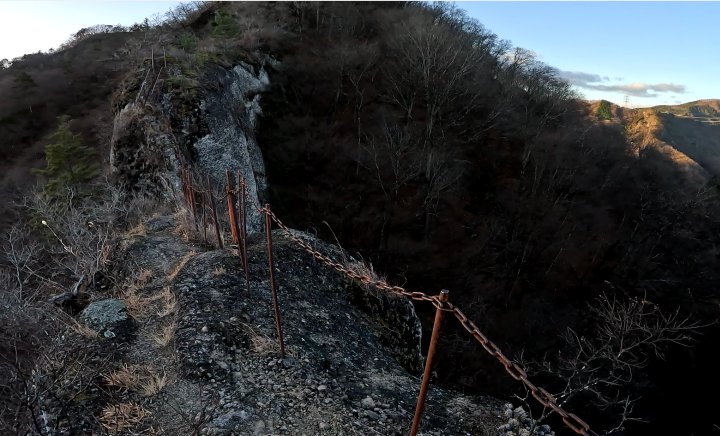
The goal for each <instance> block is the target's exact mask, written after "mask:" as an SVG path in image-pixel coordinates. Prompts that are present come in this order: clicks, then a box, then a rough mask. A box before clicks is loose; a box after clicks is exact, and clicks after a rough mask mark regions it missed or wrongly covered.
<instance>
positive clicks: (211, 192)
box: [207, 176, 223, 250]
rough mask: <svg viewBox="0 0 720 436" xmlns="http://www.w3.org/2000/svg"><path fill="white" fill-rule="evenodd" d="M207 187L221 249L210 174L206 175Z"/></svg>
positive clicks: (220, 243)
mask: <svg viewBox="0 0 720 436" xmlns="http://www.w3.org/2000/svg"><path fill="white" fill-rule="evenodd" d="M207 188H208V193H209V195H210V207H211V208H212V214H213V221H214V222H215V236H217V243H218V248H220V249H221V250H222V249H223V242H222V237H221V236H220V223H219V222H218V216H217V208H216V207H215V195H213V191H212V187H211V185H210V176H207Z"/></svg>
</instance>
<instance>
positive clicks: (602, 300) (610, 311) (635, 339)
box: [518, 294, 704, 434]
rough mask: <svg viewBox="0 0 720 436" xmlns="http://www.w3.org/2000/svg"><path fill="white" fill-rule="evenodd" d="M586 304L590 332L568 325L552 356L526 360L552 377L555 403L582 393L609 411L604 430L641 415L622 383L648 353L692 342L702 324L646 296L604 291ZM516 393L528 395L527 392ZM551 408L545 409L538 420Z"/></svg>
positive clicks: (538, 371)
mask: <svg viewBox="0 0 720 436" xmlns="http://www.w3.org/2000/svg"><path fill="white" fill-rule="evenodd" d="M589 309H590V311H591V313H592V315H593V316H594V317H596V318H597V321H598V322H597V324H596V327H595V329H594V330H593V332H592V335H591V336H585V335H580V334H578V333H577V332H576V331H575V330H573V329H571V328H568V329H567V330H566V332H565V333H564V335H563V340H564V343H565V346H564V347H563V349H562V350H560V351H558V353H557V355H556V356H548V357H546V358H545V359H543V360H542V361H539V362H538V361H531V362H524V365H525V366H526V367H527V368H528V369H530V370H531V373H534V374H539V375H544V376H548V377H549V378H550V379H552V380H554V381H555V383H556V386H557V389H555V392H554V393H553V395H554V397H555V398H556V399H557V401H558V405H560V406H564V405H565V404H567V403H569V402H571V401H573V400H575V399H579V398H583V400H584V401H590V402H592V403H593V404H595V405H596V406H597V407H598V408H599V409H601V410H606V411H608V413H610V414H611V415H613V416H614V421H615V423H614V424H613V425H612V428H610V429H608V430H606V431H605V434H610V433H612V432H615V431H618V430H622V428H623V427H624V425H625V423H626V422H628V421H639V420H640V419H639V418H637V417H636V416H634V415H633V407H634V404H635V402H636V400H637V398H633V397H632V396H631V394H630V393H628V392H627V390H626V389H625V388H626V386H627V384H628V383H630V382H631V381H632V380H633V378H634V376H635V375H636V373H637V371H639V370H641V369H642V368H645V367H646V366H647V364H648V361H649V359H650V357H651V356H655V357H656V358H660V359H663V358H664V356H665V351H666V349H667V347H668V346H671V345H680V346H684V347H688V346H690V345H691V344H692V342H693V341H694V337H695V335H696V334H697V333H698V330H699V329H700V328H702V327H704V326H703V325H701V324H699V323H697V322H693V321H691V320H690V318H689V317H683V316H681V315H680V313H679V310H676V311H674V312H670V313H666V312H663V311H661V310H660V308H659V307H658V306H657V305H656V304H654V303H652V302H650V301H648V300H646V299H645V298H629V299H624V300H620V299H617V298H616V297H608V296H607V295H605V294H603V295H601V296H600V297H598V298H597V299H596V300H595V302H594V303H593V304H592V305H590V306H589ZM519 360H521V361H522V357H521V358H520V359H519ZM518 398H520V399H521V400H523V401H527V400H528V399H529V392H526V395H525V396H524V397H518ZM551 413H552V411H551V410H548V409H545V410H543V412H542V414H541V416H540V417H539V418H538V420H537V421H538V423H540V422H543V421H544V420H545V419H546V418H547V417H548V416H549V415H550V414H551Z"/></svg>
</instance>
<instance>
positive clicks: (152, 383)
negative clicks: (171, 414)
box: [103, 363, 169, 397]
mask: <svg viewBox="0 0 720 436" xmlns="http://www.w3.org/2000/svg"><path fill="white" fill-rule="evenodd" d="M103 379H104V380H105V383H106V384H107V385H108V386H114V387H117V388H120V389H124V390H126V391H133V392H140V393H142V395H144V396H146V397H152V396H153V395H156V394H158V393H159V392H160V391H162V390H163V389H164V388H165V386H167V385H168V384H169V377H168V375H167V373H166V372H165V371H164V370H161V371H160V372H156V371H155V369H154V368H152V367H151V366H148V365H128V364H127V363H126V364H123V366H122V367H121V368H120V369H118V370H115V371H113V372H111V373H110V374H107V375H103Z"/></svg>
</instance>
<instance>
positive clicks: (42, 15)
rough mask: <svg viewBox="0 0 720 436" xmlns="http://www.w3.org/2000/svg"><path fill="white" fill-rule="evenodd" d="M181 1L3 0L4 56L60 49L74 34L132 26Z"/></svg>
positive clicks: (0, 46) (0, 37)
mask: <svg viewBox="0 0 720 436" xmlns="http://www.w3.org/2000/svg"><path fill="white" fill-rule="evenodd" d="M178 3H179V2H177V1H98V0H95V1H93V0H85V1H66V0H52V1H31V0H10V1H8V0H0V17H2V18H3V20H2V25H0V59H13V58H15V57H18V56H22V55H24V54H27V53H37V52H38V51H43V52H46V51H48V50H49V49H51V48H53V49H55V48H58V46H60V44H62V43H64V42H65V41H67V40H68V39H69V38H70V36H71V35H72V34H74V33H75V32H77V31H78V30H80V29H82V28H84V27H90V26H93V25H95V24H113V25H114V24H122V25H123V26H129V25H132V24H134V23H139V22H142V21H143V20H144V19H145V18H146V17H150V16H152V15H153V14H156V13H160V14H164V13H165V12H167V10H168V9H171V8H172V7H174V6H175V5H177V4H178Z"/></svg>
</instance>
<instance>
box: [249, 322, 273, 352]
mask: <svg viewBox="0 0 720 436" xmlns="http://www.w3.org/2000/svg"><path fill="white" fill-rule="evenodd" d="M243 327H244V328H245V330H246V331H247V333H248V338H249V339H250V349H251V350H252V351H253V352H254V353H256V354H259V355H261V356H265V355H267V354H273V353H278V352H280V345H279V344H278V342H277V341H276V340H275V339H273V338H271V337H269V336H266V335H264V334H262V333H260V332H258V331H256V330H255V329H254V328H252V327H251V326H250V325H248V324H245V323H243Z"/></svg>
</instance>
